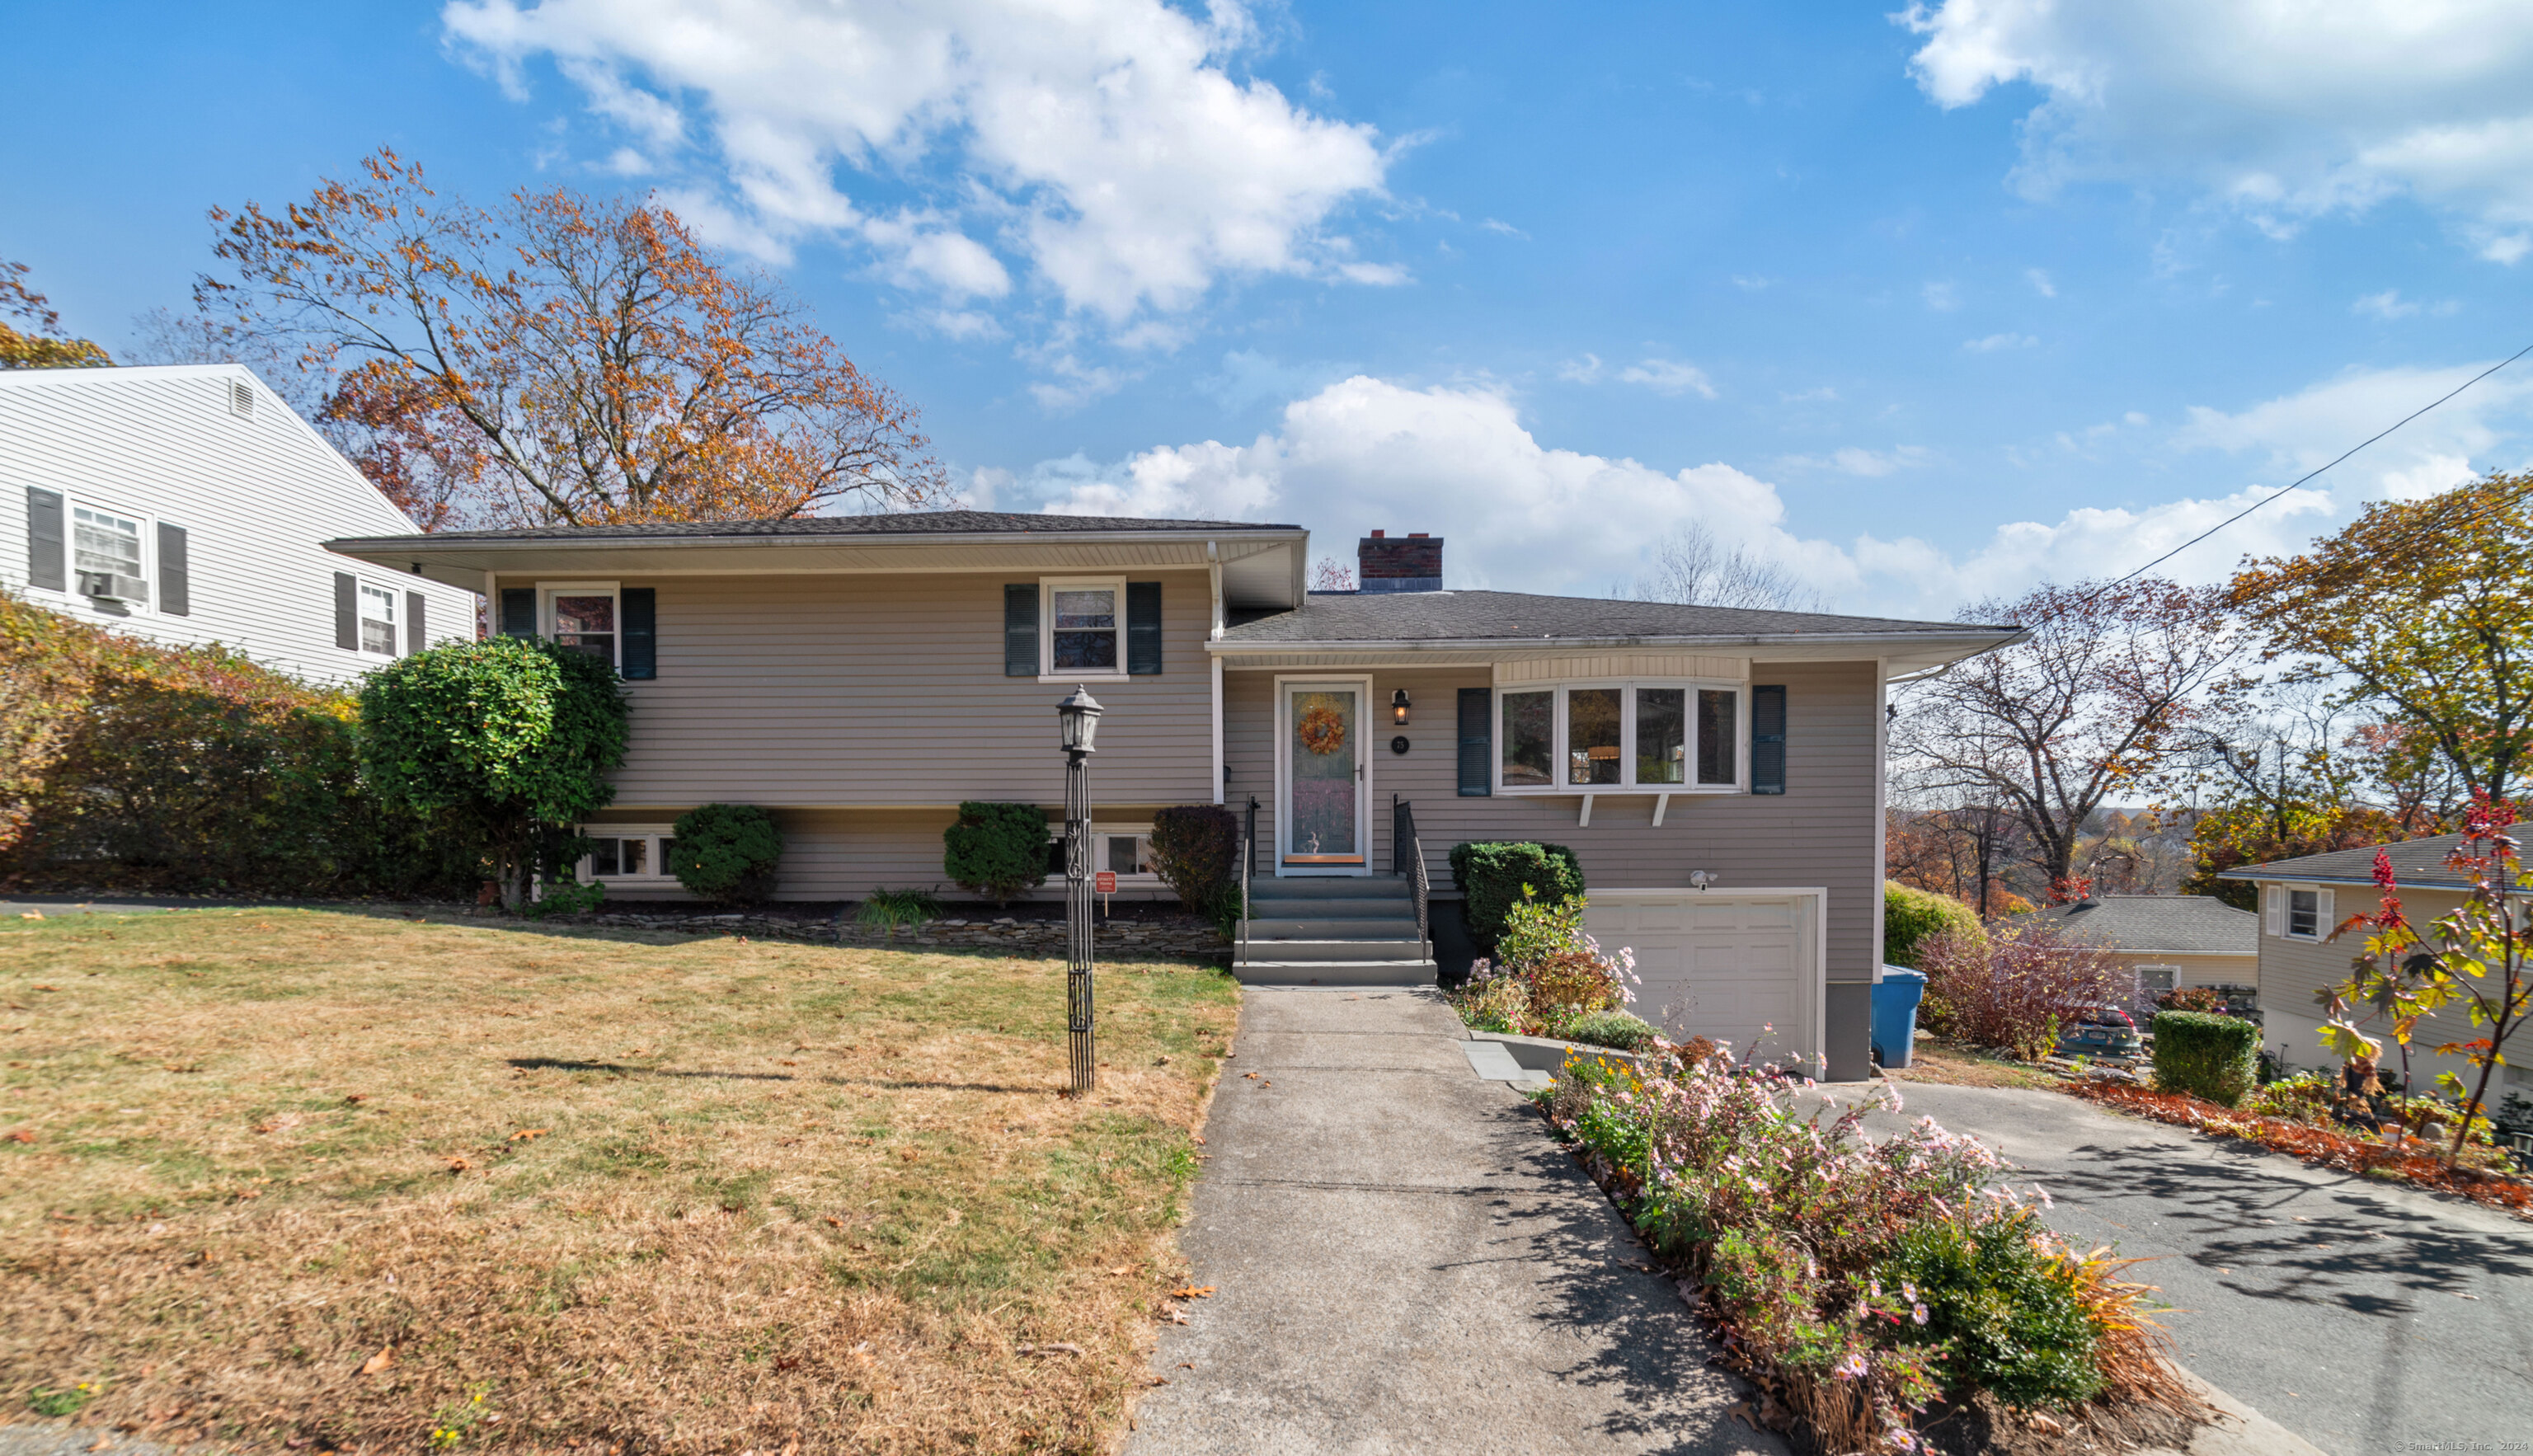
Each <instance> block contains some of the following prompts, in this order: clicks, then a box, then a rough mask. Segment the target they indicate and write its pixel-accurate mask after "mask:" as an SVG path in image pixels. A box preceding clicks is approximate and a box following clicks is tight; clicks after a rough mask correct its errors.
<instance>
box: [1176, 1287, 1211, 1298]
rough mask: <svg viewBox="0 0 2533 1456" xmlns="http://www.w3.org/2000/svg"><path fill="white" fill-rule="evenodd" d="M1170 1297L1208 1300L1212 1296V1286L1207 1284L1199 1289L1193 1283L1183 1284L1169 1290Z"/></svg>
mask: <svg viewBox="0 0 2533 1456" xmlns="http://www.w3.org/2000/svg"><path fill="white" fill-rule="evenodd" d="M1170 1298H1171V1299H1174V1300H1209V1299H1212V1298H1213V1286H1212V1285H1210V1284H1208V1285H1206V1286H1205V1287H1204V1288H1202V1289H1200V1288H1198V1287H1197V1286H1195V1285H1193V1284H1189V1285H1184V1286H1182V1287H1180V1288H1178V1289H1173V1290H1171V1291H1170Z"/></svg>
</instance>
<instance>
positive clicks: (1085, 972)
mask: <svg viewBox="0 0 2533 1456" xmlns="http://www.w3.org/2000/svg"><path fill="white" fill-rule="evenodd" d="M1102 711H1103V710H1102V709H1101V708H1100V706H1099V704H1098V702H1097V701H1096V700H1095V699H1093V698H1092V697H1091V696H1090V693H1089V692H1088V691H1086V690H1085V689H1083V688H1082V687H1080V686H1076V687H1075V688H1074V689H1073V696H1071V697H1069V698H1066V699H1065V700H1064V701H1063V702H1061V703H1058V704H1056V705H1055V719H1056V724H1057V727H1058V728H1059V732H1058V734H1057V740H1058V741H1059V742H1061V743H1062V744H1063V745H1064V948H1065V974H1064V989H1065V1011H1066V1017H1065V1025H1066V1028H1067V1030H1068V1031H1069V1032H1070V1040H1071V1042H1072V1050H1073V1090H1074V1091H1075V1092H1076V1093H1077V1094H1078V1093H1083V1092H1088V1091H1090V1089H1091V1088H1093V1087H1095V1086H1097V1085H1098V1084H1099V1051H1098V1045H1097V1042H1096V1038H1095V1034H1094V1030H1093V1027H1094V1018H1093V1015H1092V1008H1091V1002H1090V964H1091V950H1092V947H1091V942H1090V928H1091V920H1090V868H1091V867H1090V755H1091V754H1093V753H1095V752H1097V751H1098V750H1097V749H1095V748H1094V747H1092V746H1091V744H1092V741H1093V740H1094V739H1095V738H1096V737H1097V736H1098V733H1099V715H1100V713H1101V712H1102Z"/></svg>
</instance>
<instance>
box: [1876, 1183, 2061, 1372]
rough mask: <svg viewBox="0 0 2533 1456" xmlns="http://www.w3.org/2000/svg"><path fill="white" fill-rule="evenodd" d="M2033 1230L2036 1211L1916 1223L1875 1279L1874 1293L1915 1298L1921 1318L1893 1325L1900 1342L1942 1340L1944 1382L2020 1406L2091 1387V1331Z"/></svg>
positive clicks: (2055, 1262)
mask: <svg viewBox="0 0 2533 1456" xmlns="http://www.w3.org/2000/svg"><path fill="white" fill-rule="evenodd" d="M2042 1232H2043V1230H2042V1228H2041V1226H2040V1220H2039V1219H2038V1218H2037V1217H2036V1216H2034V1215H2032V1213H2030V1212H2020V1213H2010V1214H2006V1215H2004V1216H2001V1217H1996V1218H1991V1219H1988V1220H1987V1221H1985V1222H1983V1223H1978V1224H1973V1225H1969V1226H1965V1225H1964V1224H1962V1223H1960V1222H1943V1223H1924V1224H1918V1225H1916V1226H1915V1227H1913V1228H1910V1229H1908V1230H1907V1231H1905V1232H1904V1233H1902V1234H1901V1235H1900V1237H1899V1239H1898V1240H1897V1241H1895V1243H1894V1246H1893V1249H1892V1251H1891V1256H1890V1257H1889V1259H1888V1260H1886V1261H1885V1262H1884V1263H1883V1265H1882V1266H1881V1268H1880V1269H1879V1270H1878V1271H1877V1274H1876V1277H1877V1278H1878V1279H1879V1280H1880V1282H1881V1284H1882V1287H1883V1292H1884V1294H1886V1295H1889V1294H1892V1293H1898V1294H1899V1295H1900V1296H1901V1298H1902V1300H1903V1301H1904V1302H1909V1303H1914V1304H1917V1305H1922V1306H1924V1308H1925V1310H1926V1322H1925V1323H1924V1324H1922V1325H1921V1324H1918V1323H1917V1322H1916V1320H1915V1318H1914V1309H1913V1310H1912V1311H1911V1316H1912V1317H1910V1318H1909V1319H1907V1320H1904V1321H1902V1322H1900V1323H1898V1324H1895V1325H1894V1326H1893V1327H1892V1328H1893V1333H1895V1334H1896V1335H1897V1336H1898V1337H1899V1340H1900V1342H1901V1343H1902V1344H1915V1345H1938V1346H1943V1347H1946V1348H1948V1349H1949V1351H1950V1358H1949V1359H1948V1360H1946V1361H1945V1362H1944V1363H1943V1365H1942V1367H1941V1369H1942V1371H1943V1376H1942V1378H1943V1380H1944V1382H1945V1383H1946V1384H1947V1385H1949V1386H1951V1387H1953V1388H1954V1389H1956V1390H1960V1389H1964V1388H1968V1389H1977V1390H1987V1391H1991V1392H1993V1393H1995V1394H1996V1395H1997V1396H1998V1397H1999V1398H2000V1399H2002V1400H2004V1401H2006V1402H2007V1403H2008V1404H2011V1405H2016V1406H2023V1407H2027V1408H2028V1407H2034V1406H2038V1407H2060V1408H2063V1407H2066V1406H2072V1405H2075V1404H2078V1403H2079V1402H2082V1401H2087V1400H2091V1399H2092V1398H2093V1397H2094V1396H2096V1395H2098V1394H2100V1393H2101V1391H2102V1387H2103V1383H2104V1381H2103V1377H2102V1368H2101V1361H2100V1357H2099V1347H2100V1342H2101V1335H2100V1331H2099V1329H2098V1327H2097V1326H2096V1325H2095V1324H2094V1322H2093V1319H2092V1317H2091V1314H2089V1313H2088V1312H2087V1310H2086V1308H2085V1303H2084V1301H2083V1299H2081V1298H2080V1297H2079V1292H2078V1289H2077V1286H2076V1284H2075V1282H2074V1281H2073V1280H2072V1279H2071V1278H2070V1277H2069V1265H2068V1262H2067V1260H2066V1259H2064V1258H2062V1257H2060V1256H2058V1255H2056V1254H2055V1253H2052V1252H2046V1251H2044V1250H2043V1249H2042V1247H2041V1246H2040V1245H2039V1244H2038V1243H2037V1242H2035V1236H2037V1235H2039V1234H2041V1233H2042ZM1913 1294H1914V1297H1915V1298H1914V1302H1911V1301H1910V1296H1911V1295H1913Z"/></svg>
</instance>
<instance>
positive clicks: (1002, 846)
mask: <svg viewBox="0 0 2533 1456" xmlns="http://www.w3.org/2000/svg"><path fill="white" fill-rule="evenodd" d="M1046 828H1047V825H1046V814H1045V811H1043V810H1041V809H1039V808H1038V807H1037V806H1036V805H1034V804H997V803H988V802H986V801H984V800H981V799H971V800H969V801H968V802H966V803H964V804H961V805H960V806H959V822H958V823H956V824H953V825H951V826H950V827H949V828H948V829H945V830H943V831H942V832H941V844H942V846H943V853H942V856H941V868H942V871H943V872H944V873H946V874H947V875H949V876H950V879H951V882H952V883H953V884H956V885H957V886H959V888H961V889H963V890H965V891H967V892H968V893H970V894H972V895H981V896H983V897H985V898H986V899H987V900H990V901H992V902H993V903H996V904H1009V903H1011V902H1012V899H1013V897H1015V896H1018V895H1022V894H1026V893H1027V892H1029V891H1031V890H1035V889H1036V888H1037V887H1038V886H1040V885H1042V884H1044V883H1046V844H1047V840H1046Z"/></svg>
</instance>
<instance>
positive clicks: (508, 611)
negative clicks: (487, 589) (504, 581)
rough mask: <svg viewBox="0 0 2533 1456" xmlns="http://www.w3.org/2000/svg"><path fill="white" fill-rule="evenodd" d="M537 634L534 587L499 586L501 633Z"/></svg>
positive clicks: (529, 635) (530, 635)
mask: <svg viewBox="0 0 2533 1456" xmlns="http://www.w3.org/2000/svg"><path fill="white" fill-rule="evenodd" d="M536 634H537V589H536V588H535V587H503V588H501V635H502V636H504V637H533V636H535V635H536Z"/></svg>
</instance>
